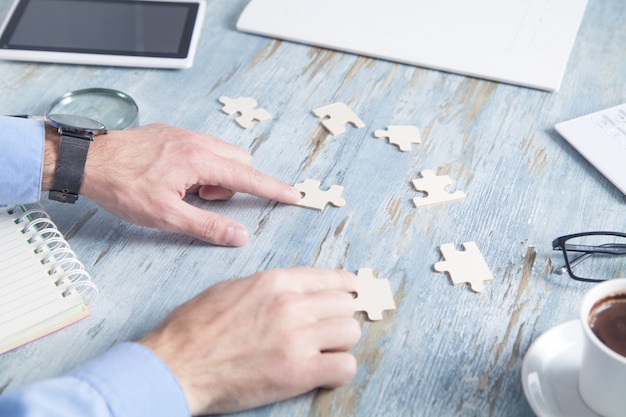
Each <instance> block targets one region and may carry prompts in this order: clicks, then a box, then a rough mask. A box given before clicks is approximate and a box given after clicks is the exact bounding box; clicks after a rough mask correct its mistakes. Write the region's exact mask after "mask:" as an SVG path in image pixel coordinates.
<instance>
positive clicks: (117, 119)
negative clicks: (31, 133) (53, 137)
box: [44, 88, 139, 130]
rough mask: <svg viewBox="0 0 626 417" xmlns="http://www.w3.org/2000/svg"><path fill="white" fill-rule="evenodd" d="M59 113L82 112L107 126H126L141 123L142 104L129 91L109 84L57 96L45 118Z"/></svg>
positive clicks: (86, 116) (49, 118)
mask: <svg viewBox="0 0 626 417" xmlns="http://www.w3.org/2000/svg"><path fill="white" fill-rule="evenodd" d="M59 115H64V116H79V117H81V118H87V119H91V120H92V121H97V122H100V123H101V124H103V125H104V127H105V129H106V130H123V129H127V128H131V127H137V126H138V125H139V107H138V106H137V103H135V100H133V98H132V97H131V96H129V95H128V94H126V93H123V92H121V91H118V90H111V89H108V88H87V89H84V90H76V91H71V92H69V93H66V94H64V95H62V96H61V97H59V98H57V99H56V100H54V101H53V102H52V103H51V104H50V105H49V106H48V108H47V109H46V112H45V115H44V118H45V120H51V119H55V116H56V117H57V118H58V116H59Z"/></svg>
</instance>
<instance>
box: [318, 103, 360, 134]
mask: <svg viewBox="0 0 626 417" xmlns="http://www.w3.org/2000/svg"><path fill="white" fill-rule="evenodd" d="M313 114H315V115H316V116H317V117H319V118H320V119H322V124H323V125H324V127H325V128H326V129H328V131H329V132H330V133H332V134H333V136H337V135H340V134H342V133H344V132H345V131H346V125H347V124H348V123H350V124H352V125H353V126H354V127H356V128H359V129H360V128H362V127H365V123H364V122H363V120H361V119H360V118H359V116H357V115H356V114H355V113H354V112H353V111H352V110H350V108H349V107H348V106H347V105H346V104H345V103H334V104H329V105H328V106H324V107H320V108H318V109H315V110H313Z"/></svg>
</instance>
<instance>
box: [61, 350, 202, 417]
mask: <svg viewBox="0 0 626 417" xmlns="http://www.w3.org/2000/svg"><path fill="white" fill-rule="evenodd" d="M67 375H68V376H72V377H75V378H78V379H80V380H82V381H84V382H86V383H87V384H89V385H91V386H92V387H93V388H94V390H96V391H97V392H99V393H100V395H101V396H102V397H103V398H104V400H105V402H106V403H107V404H108V405H109V408H110V410H111V413H112V415H113V416H115V417H136V416H151V417H161V416H163V417H179V416H180V417H183V416H184V417H188V416H189V415H190V413H189V407H188V405H187V399H186V398H185V394H184V392H183V390H182V387H181V386H180V384H179V383H178V381H177V380H176V378H175V377H174V374H172V372H171V371H170V369H169V368H168V367H167V365H166V364H165V363H164V362H163V361H162V360H161V359H160V358H159V357H158V356H157V355H156V354H155V353H154V352H152V351H151V350H150V349H148V348H147V347H145V346H143V345H141V344H139V343H133V342H126V343H121V344H118V345H116V346H114V347H113V348H111V349H110V350H108V351H106V352H105V353H103V354H102V355H100V356H98V357H96V358H95V359H92V360H91V361H89V362H87V363H85V364H84V365H82V366H80V367H78V368H76V369H74V370H72V371H70V372H69V373H68V374H67Z"/></svg>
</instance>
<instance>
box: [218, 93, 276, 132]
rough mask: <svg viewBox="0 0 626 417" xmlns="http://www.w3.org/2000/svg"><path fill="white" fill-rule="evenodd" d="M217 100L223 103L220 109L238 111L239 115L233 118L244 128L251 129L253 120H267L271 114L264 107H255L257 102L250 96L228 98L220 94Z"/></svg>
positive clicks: (232, 112)
mask: <svg viewBox="0 0 626 417" xmlns="http://www.w3.org/2000/svg"><path fill="white" fill-rule="evenodd" d="M219 102H220V103H222V104H223V105H224V107H222V111H223V112H224V113H226V114H229V115H230V114H235V113H240V114H241V115H240V116H239V117H237V118H236V119H235V121H236V122H237V124H239V126H241V127H243V128H244V129H252V128H253V127H254V123H253V122H254V121H255V120H258V121H260V122H262V121H264V120H269V119H271V118H272V115H271V114H269V113H268V112H267V110H265V109H257V108H256V106H257V102H256V100H255V99H253V98H250V97H238V98H230V97H226V96H222V97H220V98H219Z"/></svg>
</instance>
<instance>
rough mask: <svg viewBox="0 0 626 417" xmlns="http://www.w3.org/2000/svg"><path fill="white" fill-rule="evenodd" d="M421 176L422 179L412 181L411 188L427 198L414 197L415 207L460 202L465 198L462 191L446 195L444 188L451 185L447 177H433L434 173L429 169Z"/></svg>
mask: <svg viewBox="0 0 626 417" xmlns="http://www.w3.org/2000/svg"><path fill="white" fill-rule="evenodd" d="M421 175H422V178H420V179H416V180H413V186H414V187H415V189H416V190H417V191H422V192H425V193H426V194H427V196H426V197H415V198H414V199H413V203H414V204H415V207H423V206H428V205H431V204H438V203H445V202H448V201H455V200H462V199H464V198H465V193H464V192H463V191H455V192H454V193H448V192H447V191H446V187H448V186H449V185H452V180H451V179H450V177H449V176H448V175H435V172H434V171H431V170H429V169H427V170H424V171H422V172H421Z"/></svg>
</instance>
